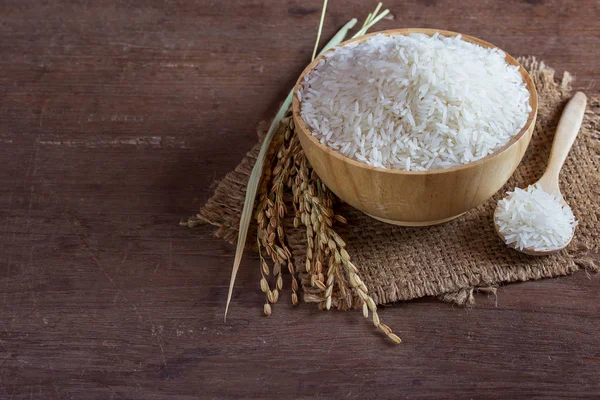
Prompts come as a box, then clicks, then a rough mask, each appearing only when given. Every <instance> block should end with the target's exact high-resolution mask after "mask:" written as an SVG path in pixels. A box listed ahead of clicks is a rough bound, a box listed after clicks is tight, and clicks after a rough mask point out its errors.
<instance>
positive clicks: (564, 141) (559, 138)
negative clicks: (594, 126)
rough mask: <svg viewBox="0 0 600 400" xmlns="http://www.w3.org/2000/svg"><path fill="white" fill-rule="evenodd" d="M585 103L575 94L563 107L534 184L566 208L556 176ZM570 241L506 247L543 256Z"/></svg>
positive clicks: (582, 97)
mask: <svg viewBox="0 0 600 400" xmlns="http://www.w3.org/2000/svg"><path fill="white" fill-rule="evenodd" d="M586 102H587V98H586V97H585V94H583V93H582V92H577V93H575V96H573V98H572V99H571V100H569V102H568V103H567V105H566V106H565V109H564V110H563V112H562V115H561V116H560V121H559V122H558V127H557V128H556V133H555V135H554V142H553V143H552V150H551V151H550V160H549V161H548V166H547V167H546V171H545V172H544V175H542V177H541V178H540V180H538V181H537V182H536V184H537V185H539V187H541V188H542V189H543V190H544V191H545V192H547V193H550V194H552V195H555V196H557V197H558V198H559V200H560V202H561V203H562V204H563V205H564V206H567V207H568V205H567V203H566V202H565V199H564V197H563V195H562V194H561V192H560V187H559V185H558V174H559V173H560V169H561V168H562V166H563V164H564V163H565V160H566V158H567V155H568V154H569V151H570V150H571V147H572V146H573V142H574V141H575V138H576V137H577V134H578V133H579V128H580V127H581V122H582V121H583V114H584V113H585V106H586ZM497 211H498V207H496V211H495V212H494V227H495V228H496V232H497V233H498V235H500V237H501V238H502V240H503V241H504V242H505V243H506V240H504V235H503V234H502V233H500V228H499V227H498V218H497V215H496V213H497ZM571 239H573V232H571V238H570V239H569V241H568V242H567V243H566V244H565V245H564V246H562V247H558V248H554V249H550V250H543V251H538V250H534V249H532V248H523V249H518V248H516V247H515V245H514V243H513V244H509V245H508V246H509V247H511V248H513V249H515V250H518V251H520V252H523V253H525V254H529V255H532V256H544V255H548V254H554V253H558V252H559V251H561V250H562V249H564V248H565V247H567V245H568V244H569V243H570V242H571Z"/></svg>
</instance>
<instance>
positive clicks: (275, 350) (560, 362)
mask: <svg viewBox="0 0 600 400" xmlns="http://www.w3.org/2000/svg"><path fill="white" fill-rule="evenodd" d="M330 3H331V4H330V10H329V13H328V16H327V19H326V25H325V30H324V36H325V37H329V36H330V35H331V34H333V32H335V30H336V29H338V28H339V27H340V26H341V25H342V24H343V23H344V22H346V21H347V20H348V19H349V18H351V17H353V16H357V17H358V16H364V15H366V13H368V12H369V11H370V10H371V9H372V8H373V6H374V3H373V4H371V3H369V4H364V2H360V1H357V0H353V1H345V2H339V1H332V2H330ZM385 5H386V6H387V7H389V8H390V9H391V10H392V11H393V12H394V14H395V15H396V20H395V21H383V22H382V23H381V25H380V26H379V28H381V29H386V28H393V27H408V26H422V27H440V28H444V29H450V30H457V31H462V32H465V33H468V34H471V35H474V36H478V37H481V38H483V39H486V40H488V41H490V42H492V43H494V44H497V45H499V46H501V47H502V48H504V49H505V50H506V51H508V52H509V53H511V54H513V55H526V54H534V55H536V56H538V57H539V58H540V59H543V60H546V61H547V62H548V63H549V64H550V65H553V66H555V67H556V68H557V69H558V70H559V71H560V72H562V71H563V70H568V71H570V72H572V73H574V74H575V75H576V76H577V81H576V83H575V86H576V87H577V88H581V89H586V90H587V91H588V92H589V93H591V94H593V93H596V94H597V93H598V92H599V90H598V88H597V84H595V82H597V81H598V80H599V78H600V72H599V70H598V69H597V65H596V64H597V61H598V60H599V59H600V35H599V33H598V28H599V26H598V20H599V18H600V3H599V2H598V1H596V0H585V1H575V0H573V1H558V0H546V1H544V0H536V1H531V0H528V1H506V2H498V1H493V0H485V1H477V0H466V1H463V2H451V1H442V0H421V1H416V0H412V1H400V0H397V1H387V2H386V4H385ZM319 10H320V1H283V2H268V1H260V0H257V1H252V2H247V1H239V0H235V1H227V2H221V1H198V2H194V1H191V0H190V1H184V0H175V1H169V2H163V1H157V0H144V1H137V2H134V1H108V0H106V1H97V2H88V1H84V0H72V1H64V2H49V1H46V2H44V1H42V2H39V1H31V0H7V1H4V2H2V4H1V5H0V37H1V38H2V40H0V55H1V57H0V68H1V70H2V72H1V73H0V114H1V115H2V118H0V161H1V162H2V168H0V185H1V187H2V191H0V249H1V250H0V287H1V288H2V293H1V294H0V304H1V306H0V398H7V399H10V398H15V399H21V398H44V399H51V398H97V399H106V398H133V399H136V398H137V399H151V398H169V399H193V398H233V397H251V398H283V397H285V398H318V397H326V398H364V397H367V398H371V397H380V398H398V397H406V398H419V397H423V398H425V397H428V398H456V397H465V398H467V397H468V398H475V397H480V398H523V397H529V398H539V397H597V395H598V393H600V383H599V382H600V379H599V377H600V350H599V349H598V346H597V342H598V333H597V332H598V331H599V330H600V317H599V315H600V313H599V311H600V306H599V304H600V291H599V290H598V284H599V281H598V277H597V276H587V275H586V274H585V273H580V274H576V275H575V276H572V277H566V278H560V279H554V280H547V281H540V282H528V283H523V284H516V285H510V286H508V287H506V288H503V289H502V290H501V291H500V293H499V297H498V300H497V301H498V305H497V306H496V305H495V299H494V298H488V297H486V296H482V295H480V296H478V298H477V300H478V303H477V305H476V306H475V307H473V308H469V309H460V308H456V307H452V306H450V305H446V304H440V303H438V302H435V301H432V300H427V299H426V300H422V301H416V302H409V303H402V304H396V305H393V306H391V307H389V308H388V309H385V310H383V311H382V317H383V318H385V320H386V321H387V322H388V323H389V324H390V325H391V326H393V327H394V328H395V329H396V330H398V331H399V333H400V335H401V336H402V337H403V339H404V340H405V343H404V344H403V345H402V346H400V347H395V346H392V345H389V344H388V343H387V342H386V341H385V340H383V339H382V338H381V336H380V335H379V334H377V333H376V332H374V331H373V329H372V328H371V326H370V325H369V323H368V322H367V321H364V320H362V319H361V318H360V317H359V315H358V314H357V313H339V312H331V313H323V312H319V311H316V310H314V309H313V307H312V306H308V305H302V306H300V307H298V308H296V309H292V307H291V305H290V304H289V301H283V302H282V304H281V305H279V306H277V307H275V309H274V315H273V316H272V317H271V318H264V317H262V315H261V314H262V311H261V307H262V301H263V299H262V295H261V294H260V292H259V291H258V286H257V283H258V279H259V278H258V274H257V272H258V271H257V268H256V265H257V264H256V258H254V257H252V256H248V257H247V259H245V261H244V263H243V265H242V269H241V273H240V276H239V278H238V286H237V287H236V291H235V296H234V301H233V304H232V311H231V315H230V318H229V320H228V322H227V323H223V322H222V313H223V307H224V299H225V295H226V290H227V282H228V278H229V273H230V267H231V262H232V254H233V249H232V247H231V246H229V245H227V244H225V243H223V242H221V241H220V240H217V239H214V238H212V237H211V231H210V229H209V228H198V229H195V230H187V229H183V228H180V227H178V226H177V222H178V220H179V219H180V218H182V217H187V216H188V215H190V214H192V213H193V212H194V211H195V210H196V209H197V208H198V207H199V206H200V205H201V204H202V203H203V202H204V201H205V200H206V199H207V198H208V196H209V195H210V193H211V185H212V182H213V181H214V180H215V179H218V178H220V177H222V176H223V175H224V174H225V173H226V172H227V171H229V170H230V169H231V168H233V167H234V166H235V165H236V163H237V162H238V161H239V160H240V158H241V157H242V155H243V154H244V152H245V151H247V150H248V149H249V148H250V147H251V145H252V144H253V143H254V141H255V126H256V124H257V122H258V121H259V120H261V119H263V118H265V117H268V116H269V115H271V114H272V113H273V112H274V108H275V106H276V105H277V103H278V102H279V101H281V99H282V97H283V95H284V93H285V92H286V91H287V90H288V89H289V87H290V86H291V85H292V83H293V82H294V80H295V78H296V77H297V75H298V74H299V72H300V71H301V70H302V68H303V66H304V65H305V64H306V62H307V60H308V58H309V57H310V52H311V51H312V43H313V40H314V31H315V28H316V25H317V20H318V15H319ZM286 300H287V299H286Z"/></svg>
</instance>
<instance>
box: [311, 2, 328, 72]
mask: <svg viewBox="0 0 600 400" xmlns="http://www.w3.org/2000/svg"><path fill="white" fill-rule="evenodd" d="M326 12H327V0H324V1H323V11H321V20H320V21H319V29H318V30H317V40H315V48H314V49H313V53H312V57H311V59H310V60H311V61H312V60H314V59H315V56H316V55H317V49H318V48H319V42H320V41H321V31H323V21H325V13H326Z"/></svg>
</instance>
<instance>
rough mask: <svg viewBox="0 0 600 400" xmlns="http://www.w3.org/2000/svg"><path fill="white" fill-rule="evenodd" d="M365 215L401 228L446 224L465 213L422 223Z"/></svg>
mask: <svg viewBox="0 0 600 400" xmlns="http://www.w3.org/2000/svg"><path fill="white" fill-rule="evenodd" d="M365 214H367V215H368V216H369V217H371V218H375V219H376V220H378V221H381V222H385V223H386V224H392V225H399V226H431V225H439V224H443V223H444V222H448V221H452V220H453V219H456V218H458V217H460V216H461V215H463V214H464V213H461V214H458V215H455V216H453V217H450V218H444V219H438V220H437V221H422V222H421V221H395V220H392V219H387V218H381V217H376V216H374V215H371V214H368V213H365Z"/></svg>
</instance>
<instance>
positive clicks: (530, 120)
mask: <svg viewBox="0 0 600 400" xmlns="http://www.w3.org/2000/svg"><path fill="white" fill-rule="evenodd" d="M436 32H437V33H439V34H440V35H443V36H449V37H454V36H458V35H460V36H461V39H462V40H465V41H467V42H470V43H475V44H478V45H480V46H483V47H487V48H496V49H499V50H500V51H502V52H503V53H504V55H505V59H506V61H507V62H508V63H509V64H511V65H514V66H518V67H519V72H520V73H521V77H522V78H523V81H524V82H525V84H526V88H527V90H528V91H529V105H530V106H531V111H530V112H529V115H528V117H527V121H526V122H525V125H524V126H523V128H521V130H520V131H519V133H517V134H516V135H515V136H513V137H512V138H511V140H510V141H509V142H508V143H506V144H505V145H504V146H502V147H500V148H499V149H496V150H495V151H494V152H493V153H492V154H488V155H487V156H485V157H483V158H480V159H479V160H476V161H472V162H469V163H467V164H460V165H456V166H454V167H451V168H443V169H434V170H429V171H406V170H404V169H390V168H381V167H376V166H373V165H369V164H365V163H363V162H361V161H358V160H354V159H352V158H350V157H346V156H345V155H343V154H341V153H338V152H337V151H335V150H333V149H332V148H330V147H328V146H326V145H324V144H322V143H321V142H320V141H319V140H317V138H316V137H315V136H314V135H313V134H312V131H311V129H310V128H309V127H308V125H307V124H306V123H305V122H304V120H303V119H302V116H301V115H300V104H301V101H300V99H299V98H298V91H299V90H300V88H301V86H302V83H303V80H304V77H305V76H306V75H307V74H308V73H310V72H311V71H312V70H313V69H314V68H315V67H316V66H317V64H319V63H320V62H321V60H323V59H324V58H325V57H326V56H327V54H329V53H331V52H332V51H334V50H335V49H336V48H337V47H343V46H347V45H349V44H351V43H357V42H363V41H365V40H368V39H369V38H371V37H373V36H375V35H381V34H383V35H389V36H394V35H408V34H411V33H424V34H427V35H429V36H433V35H434V34H435V33H436ZM537 111H538V97H537V90H536V87H535V84H534V82H533V79H531V76H530V75H529V73H528V72H527V70H526V69H525V68H524V67H523V66H522V65H521V64H520V63H519V62H518V61H517V60H516V59H515V58H514V57H512V56H511V55H510V54H508V53H507V52H506V51H504V50H502V49H501V48H499V47H498V46H495V45H493V44H491V43H488V42H486V41H484V40H482V39H479V38H476V37H474V36H469V35H465V34H463V33H459V32H453V31H447V30H443V29H432V28H402V29H388V30H385V31H379V32H373V33H370V34H368V35H364V36H360V37H358V38H355V39H350V40H346V41H344V42H342V43H340V44H339V45H337V46H335V47H333V48H331V49H329V50H327V51H326V52H325V53H323V54H321V55H319V56H318V57H316V58H315V59H314V60H313V61H312V62H311V63H310V64H309V65H308V66H307V67H306V68H305V69H304V71H302V73H301V74H300V76H299V77H298V80H297V81H296V85H295V86H294V89H293V96H292V115H293V117H294V123H295V124H296V126H297V127H298V128H299V130H300V132H301V134H303V135H305V136H307V138H308V140H310V141H311V142H312V143H313V144H315V145H316V146H317V147H318V148H320V149H321V150H322V151H325V152H326V153H328V154H329V155H331V156H333V157H335V158H337V159H339V160H341V161H343V162H346V163H348V164H351V165H353V166H355V167H359V168H364V169H367V170H372V171H378V172H383V173H388V174H398V175H436V174H445V173H451V172H456V171H460V170H463V169H467V168H471V167H474V166H478V165H481V164H483V163H486V162H488V161H490V160H492V159H494V158H496V157H498V156H499V155H500V154H502V153H504V152H505V151H506V150H508V149H509V148H511V147H513V146H516V145H517V143H518V142H519V141H520V140H521V139H522V138H523V137H524V136H525V134H526V133H527V132H528V131H529V129H531V128H532V125H533V124H534V123H535V119H536V116H537Z"/></svg>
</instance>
